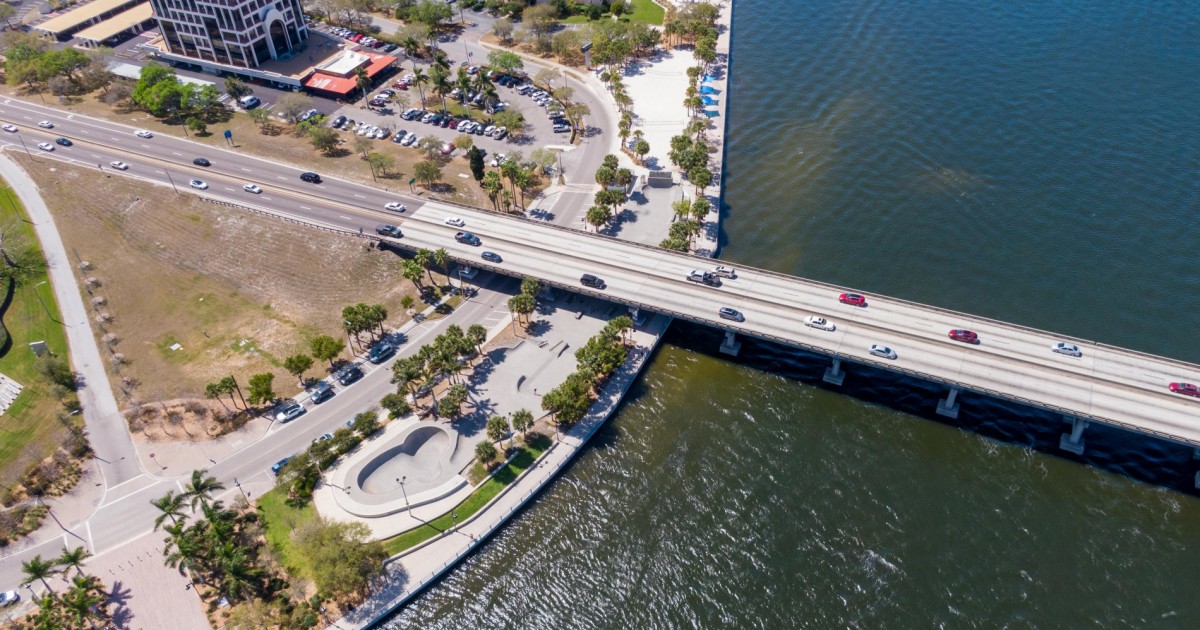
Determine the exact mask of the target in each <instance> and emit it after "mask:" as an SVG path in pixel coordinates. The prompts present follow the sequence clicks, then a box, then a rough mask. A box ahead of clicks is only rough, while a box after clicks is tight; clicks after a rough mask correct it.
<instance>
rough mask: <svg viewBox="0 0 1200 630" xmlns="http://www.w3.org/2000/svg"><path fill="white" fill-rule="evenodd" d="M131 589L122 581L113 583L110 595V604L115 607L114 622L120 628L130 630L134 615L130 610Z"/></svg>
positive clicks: (113, 612)
mask: <svg viewBox="0 0 1200 630" xmlns="http://www.w3.org/2000/svg"><path fill="white" fill-rule="evenodd" d="M129 595H130V590H129V587H127V586H125V585H124V583H122V582H121V581H120V580H117V581H115V582H113V585H112V589H111V590H110V591H109V593H108V604H109V605H110V606H112V607H113V611H112V622H113V625H114V626H116V627H118V628H129V627H132V626H130V622H131V621H132V620H133V613H132V612H131V611H130V610H129Z"/></svg>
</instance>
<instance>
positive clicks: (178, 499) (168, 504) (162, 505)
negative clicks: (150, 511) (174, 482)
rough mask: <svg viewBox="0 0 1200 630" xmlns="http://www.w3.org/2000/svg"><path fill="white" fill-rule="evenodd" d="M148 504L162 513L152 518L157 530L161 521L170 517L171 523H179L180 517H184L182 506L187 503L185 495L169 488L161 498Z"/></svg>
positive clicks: (160, 525)
mask: <svg viewBox="0 0 1200 630" xmlns="http://www.w3.org/2000/svg"><path fill="white" fill-rule="evenodd" d="M150 505H153V506H154V507H156V508H158V509H159V510H160V511H161V512H162V514H159V515H158V516H157V517H155V518H154V529H155V531H157V530H158V528H159V527H162V524H163V521H165V520H167V519H168V518H169V519H171V523H172V524H177V523H179V521H180V519H183V518H185V516H184V514H183V506H185V505H187V497H186V496H184V495H182V494H176V493H175V491H174V490H170V491H168V492H167V494H165V495H163V497H162V498H160V499H156V500H154V501H151V502H150Z"/></svg>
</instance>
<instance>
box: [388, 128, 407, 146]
mask: <svg viewBox="0 0 1200 630" xmlns="http://www.w3.org/2000/svg"><path fill="white" fill-rule="evenodd" d="M407 135H408V132H407V131H405V130H403V129H401V130H400V131H397V132H396V135H394V136H392V142H395V143H396V144H400V143H401V142H403V141H404V137H405V136H407Z"/></svg>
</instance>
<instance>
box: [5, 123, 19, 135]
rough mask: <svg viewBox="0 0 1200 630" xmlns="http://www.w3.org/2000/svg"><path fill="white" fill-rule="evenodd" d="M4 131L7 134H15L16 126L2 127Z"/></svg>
mask: <svg viewBox="0 0 1200 630" xmlns="http://www.w3.org/2000/svg"><path fill="white" fill-rule="evenodd" d="M4 130H5V131H7V132H8V133H15V132H16V131H17V126H16V125H4Z"/></svg>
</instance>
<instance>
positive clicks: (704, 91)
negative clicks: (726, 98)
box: [700, 85, 717, 94]
mask: <svg viewBox="0 0 1200 630" xmlns="http://www.w3.org/2000/svg"><path fill="white" fill-rule="evenodd" d="M700 93H701V94H716V93H717V91H716V90H714V89H713V88H712V86H711V85H705V86H703V87H701V88H700Z"/></svg>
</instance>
